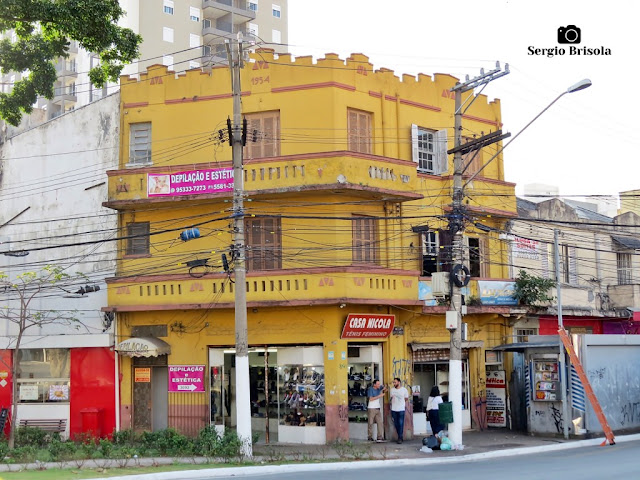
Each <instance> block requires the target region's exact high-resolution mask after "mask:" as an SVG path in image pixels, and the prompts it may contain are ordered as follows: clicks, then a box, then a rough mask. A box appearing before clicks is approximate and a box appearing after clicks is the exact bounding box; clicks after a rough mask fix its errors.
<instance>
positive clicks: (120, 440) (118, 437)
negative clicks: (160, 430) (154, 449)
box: [111, 429, 138, 445]
mask: <svg viewBox="0 0 640 480" xmlns="http://www.w3.org/2000/svg"><path fill="white" fill-rule="evenodd" d="M137 440H138V438H137V436H136V433H135V432H134V431H133V430H132V429H129V430H120V431H119V432H118V431H116V430H114V431H113V433H112V434H111V441H112V442H113V443H114V445H134V444H135V443H136V442H137Z"/></svg>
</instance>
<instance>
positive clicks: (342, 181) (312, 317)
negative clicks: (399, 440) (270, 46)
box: [106, 50, 516, 443]
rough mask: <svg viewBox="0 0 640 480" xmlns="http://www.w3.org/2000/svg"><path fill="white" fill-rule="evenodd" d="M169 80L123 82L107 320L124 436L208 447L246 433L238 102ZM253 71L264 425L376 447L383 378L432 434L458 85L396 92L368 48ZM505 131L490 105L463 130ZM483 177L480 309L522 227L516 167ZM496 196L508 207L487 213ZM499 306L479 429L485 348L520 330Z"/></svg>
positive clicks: (474, 289)
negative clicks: (207, 430)
mask: <svg viewBox="0 0 640 480" xmlns="http://www.w3.org/2000/svg"><path fill="white" fill-rule="evenodd" d="M301 67H303V68H301ZM166 73H167V68H166V67H164V66H152V67H150V68H149V70H148V72H147V73H144V74H141V75H140V78H139V79H136V78H125V77H123V78H122V80H121V83H122V89H121V93H122V97H121V102H122V103H121V112H122V131H121V148H120V160H119V166H118V168H117V169H115V170H113V171H110V172H108V175H109V193H108V201H107V203H106V206H108V207H110V208H112V209H114V210H115V211H117V212H118V216H119V220H120V222H121V223H120V226H121V228H122V229H123V230H124V231H126V233H127V237H128V238H127V239H125V240H122V242H121V245H120V248H119V251H120V252H121V254H120V255H119V257H118V267H117V272H116V275H115V276H114V277H113V278H111V279H109V280H108V281H107V283H108V298H109V305H108V307H107V310H108V311H110V312H114V313H115V315H116V318H117V321H118V329H119V338H118V340H119V341H120V344H119V345H118V346H117V350H118V351H119V352H120V355H121V359H122V361H121V371H122V374H123V377H122V383H121V392H122V396H121V399H122V405H121V418H122V426H123V428H126V427H129V426H130V427H133V428H134V429H136V430H144V429H152V430H153V429H160V428H164V427H167V426H169V427H175V428H178V429H179V430H181V431H183V432H187V433H191V434H194V433H196V432H197V430H198V429H200V428H202V427H203V426H205V425H208V424H214V425H216V426H219V427H220V428H223V427H225V426H226V427H233V426H234V425H235V421H236V419H235V415H236V413H235V377H234V356H233V353H234V351H235V350H234V345H235V340H234V339H235V336H234V283H233V279H234V276H233V274H232V270H233V259H234V252H233V248H232V247H230V245H231V244H232V242H233V240H232V233H233V232H232V230H231V224H232V219H231V217H230V213H231V203H230V201H231V195H232V187H231V185H232V180H233V179H232V176H230V171H231V170H230V167H231V161H230V160H231V148H230V147H229V145H228V133H227V120H226V119H227V117H228V116H230V115H231V113H232V99H231V89H230V84H229V72H228V70H227V68H226V67H217V68H214V69H213V71H212V72H211V75H205V74H202V73H200V72H199V71H188V72H186V74H185V75H182V76H180V77H178V78H174V77H173V76H167V75H166ZM241 75H242V109H243V116H244V117H245V118H246V119H247V124H248V128H247V143H246V146H245V148H244V189H245V193H246V198H245V208H246V228H245V231H246V255H247V269H248V272H247V306H248V329H249V345H250V357H249V360H250V376H251V404H252V417H253V418H252V424H253V429H254V431H255V432H257V433H259V434H260V435H261V436H262V438H265V436H266V435H267V429H268V432H269V436H270V439H271V440H274V439H277V440H278V441H293V442H306V443H325V442H327V441H329V442H330V441H334V440H338V439H348V438H366V435H367V433H366V387H367V386H368V385H369V384H370V383H371V381H372V379H373V378H376V377H377V378H380V379H381V380H383V381H384V382H385V383H390V382H391V380H392V378H394V377H400V378H401V379H402V380H403V381H404V382H405V383H406V384H407V385H408V386H410V387H411V388H412V391H413V393H414V395H413V398H412V399H413V405H414V407H415V410H416V413H417V414H420V415H417V417H420V416H422V421H423V422H424V423H425V424H426V421H425V420H424V417H423V416H424V413H423V411H424V408H423V406H420V404H421V403H422V404H423V405H426V399H427V396H428V393H429V390H430V389H431V387H432V386H433V385H439V386H440V389H441V391H442V392H443V393H444V394H446V393H447V390H448V359H449V340H450V335H449V332H448V330H447V329H446V328H445V311H446V310H447V309H448V307H447V306H446V301H447V300H446V298H447V295H448V293H449V290H448V288H449V287H448V283H447V280H445V279H444V277H445V276H446V274H447V271H448V270H451V260H450V258H451V256H450V254H451V246H450V245H451V236H450V235H449V234H448V230H447V223H448V221H447V217H446V215H447V213H448V211H449V205H450V203H451V198H450V192H451V188H452V181H453V179H452V161H453V159H452V156H451V155H447V153H446V152H447V149H448V148H451V147H452V145H453V137H452V130H451V128H449V126H450V125H452V124H453V107H454V100H453V95H452V94H451V93H450V88H451V87H452V86H453V85H455V83H456V79H455V78H453V77H451V76H449V75H441V74H437V75H435V77H433V78H432V77H429V76H426V75H419V76H418V77H417V78H416V77H413V76H406V75H405V76H403V77H402V79H400V78H398V77H397V76H396V75H394V73H393V72H392V71H390V70H388V69H380V70H376V71H374V70H373V69H372V65H371V64H370V63H369V61H368V58H367V57H366V56H364V55H361V54H355V55H352V56H351V57H349V58H348V59H347V60H346V61H345V60H342V59H340V58H338V57H337V56H336V55H334V54H328V55H326V56H325V58H322V59H319V60H318V61H317V63H314V61H313V60H312V58H311V57H299V58H296V59H295V61H293V60H292V59H291V58H290V57H289V55H282V54H281V55H279V56H278V57H277V58H276V57H275V56H274V52H273V51H271V50H260V51H258V52H257V53H256V55H255V56H253V58H252V61H251V62H249V63H247V64H246V66H245V67H244V69H243V71H242V73H241ZM500 125H501V117H500V103H499V101H498V100H495V101H491V102H489V101H488V100H487V98H486V97H484V96H480V97H479V98H478V100H476V101H475V102H473V104H472V106H471V108H470V109H469V112H468V113H467V114H465V116H464V118H463V127H464V128H465V131H466V132H470V133H469V136H470V137H471V136H472V135H474V134H475V135H477V136H479V135H481V134H482V132H485V133H488V132H489V131H492V130H496V129H498V128H499V127H500ZM493 148H495V146H494V147H493ZM487 150H489V149H487ZM487 155H488V156H490V155H491V152H490V151H486V152H485V151H481V152H480V154H479V155H478V156H477V157H476V158H474V159H473V161H472V162H471V164H470V165H469V169H468V171H467V172H466V173H465V175H471V174H473V173H474V172H475V170H476V169H477V168H479V166H480V165H482V162H483V156H487ZM487 158H488V157H487ZM469 160H471V159H469ZM483 175H484V176H478V177H477V178H476V179H474V182H473V184H471V185H470V186H469V188H468V189H467V195H468V203H466V206H467V207H466V212H467V217H468V218H467V220H468V222H467V230H466V237H465V242H466V243H465V244H466V245H467V247H468V248H467V255H468V262H469V265H470V273H471V275H472V277H473V279H472V282H471V284H470V285H469V286H468V287H466V289H465V292H464V293H465V295H466V296H467V298H469V299H471V298H472V297H478V296H480V294H481V292H480V289H479V282H482V281H484V282H485V283H487V285H486V287H487V288H489V287H491V285H493V286H496V287H497V286H498V285H500V286H501V285H503V284H504V282H505V281H508V280H509V278H508V275H509V271H508V270H509V269H508V267H507V263H508V262H507V258H508V249H507V248H506V246H505V244H504V243H503V242H502V241H500V240H499V238H498V232H499V231H500V229H501V228H503V227H504V223H505V219H507V218H510V217H512V216H514V215H515V213H516V208H515V197H514V195H513V189H514V185H513V184H511V183H508V182H505V181H504V174H503V166H502V158H501V157H499V158H498V159H497V161H495V162H493V163H491V164H490V165H489V166H488V167H487V168H486V169H485V170H484V171H483ZM487 190H490V191H492V192H497V193H499V195H497V196H496V197H495V198H493V197H492V198H491V201H490V202H488V201H487V200H486V199H487V197H486V196H485V195H482V193H483V192H485V191H487ZM196 229H197V230H196ZM180 237H182V240H181V239H180ZM222 254H224V255H225V256H226V261H227V262H228V263H229V264H230V272H227V271H226V270H225V263H224V262H223V260H222ZM491 282H494V283H495V285H494V284H491ZM489 289H490V288H489ZM494 290H496V291H497V290H499V288H496V289H494ZM487 298H488V299H491V298H492V299H493V302H491V301H489V300H488V303H491V304H490V305H489V304H488V305H478V304H477V303H476V304H475V305H473V304H471V303H472V302H470V304H469V305H468V307H467V316H466V317H465V323H466V329H465V331H466V338H465V340H464V342H463V345H462V347H463V356H464V361H463V364H464V375H463V378H464V385H463V399H462V401H463V405H464V409H465V411H464V415H463V417H464V423H465V425H466V427H467V428H469V427H471V426H472V423H473V422H478V421H480V422H482V423H483V424H484V411H483V410H481V409H478V408H477V407H476V405H477V404H482V402H481V401H480V402H479V403H478V402H477V400H478V399H480V400H482V399H483V398H484V396H485V393H484V385H485V363H486V362H485V351H486V350H488V349H490V348H491V347H492V346H495V345H499V344H501V343H503V339H504V337H505V336H508V335H509V334H510V328H509V320H508V317H509V316H510V314H511V310H512V307H511V306H510V305H501V304H500V303H501V302H500V301H498V295H497V294H496V295H493V296H492V295H491V294H487ZM407 415H408V416H407V419H408V421H407V430H408V432H407V434H408V435H411V433H412V432H413V431H414V427H413V423H412V420H413V418H412V415H413V412H411V411H409V412H408V414H407ZM417 420H418V421H419V420H420V419H419V418H418V419H417ZM418 423H419V422H418ZM425 428H426V426H425ZM420 429H421V427H420V426H419V425H418V426H417V428H416V430H418V431H419V430H420ZM391 431H392V428H390V429H389V430H388V435H391V433H390V432H391Z"/></svg>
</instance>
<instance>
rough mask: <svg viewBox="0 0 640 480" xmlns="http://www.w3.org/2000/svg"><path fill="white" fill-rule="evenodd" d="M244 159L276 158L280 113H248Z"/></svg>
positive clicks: (278, 142) (278, 151)
mask: <svg viewBox="0 0 640 480" xmlns="http://www.w3.org/2000/svg"><path fill="white" fill-rule="evenodd" d="M245 118H246V119H247V130H248V131H247V143H246V145H245V147H244V156H245V158H264V157H277V156H278V155H280V112H279V111H277V110H276V111H271V112H260V113H248V114H247V115H245Z"/></svg>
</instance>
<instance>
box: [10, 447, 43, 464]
mask: <svg viewBox="0 0 640 480" xmlns="http://www.w3.org/2000/svg"><path fill="white" fill-rule="evenodd" d="M38 450H39V449H38V447H36V446H33V445H26V446H24V447H18V448H14V449H13V450H11V454H10V455H9V457H10V458H11V460H13V462H14V463H33V462H35V461H36V456H37V455H38Z"/></svg>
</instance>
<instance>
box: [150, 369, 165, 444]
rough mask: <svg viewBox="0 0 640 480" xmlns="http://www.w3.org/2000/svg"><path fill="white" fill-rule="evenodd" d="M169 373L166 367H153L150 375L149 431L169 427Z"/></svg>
mask: <svg viewBox="0 0 640 480" xmlns="http://www.w3.org/2000/svg"><path fill="white" fill-rule="evenodd" d="M168 392H169V372H168V370H167V367H153V371H152V374H151V400H152V403H151V406H152V408H151V429H152V431H154V432H157V431H158V430H164V429H165V428H167V427H168V426H169V424H168V420H167V418H168V415H167V413H168V412H169V393H168Z"/></svg>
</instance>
